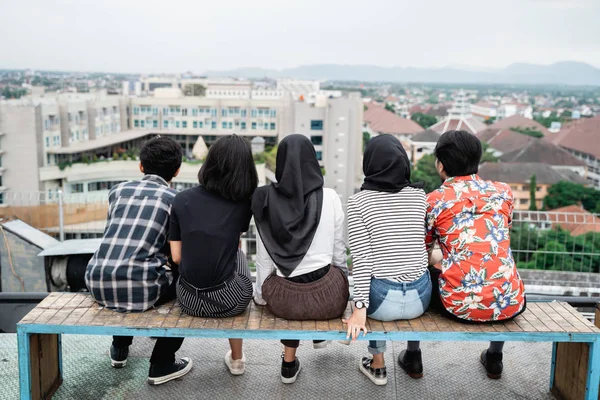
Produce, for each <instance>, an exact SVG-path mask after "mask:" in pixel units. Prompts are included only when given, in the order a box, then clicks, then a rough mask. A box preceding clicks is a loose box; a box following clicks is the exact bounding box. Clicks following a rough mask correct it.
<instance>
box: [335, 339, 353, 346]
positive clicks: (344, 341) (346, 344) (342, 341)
mask: <svg viewBox="0 0 600 400" xmlns="http://www.w3.org/2000/svg"><path fill="white" fill-rule="evenodd" d="M338 343H339V344H343V345H344V346H350V343H352V340H350V339H348V340H338Z"/></svg>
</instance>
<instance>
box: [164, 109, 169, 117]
mask: <svg viewBox="0 0 600 400" xmlns="http://www.w3.org/2000/svg"><path fill="white" fill-rule="evenodd" d="M163 115H165V116H166V115H169V109H168V108H167V107H165V108H163Z"/></svg>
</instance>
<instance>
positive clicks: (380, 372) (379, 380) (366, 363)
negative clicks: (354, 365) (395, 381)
mask: <svg viewBox="0 0 600 400" xmlns="http://www.w3.org/2000/svg"><path fill="white" fill-rule="evenodd" d="M371 362H373V359H371V358H369V357H363V359H362V361H361V362H360V365H359V368H360V370H361V372H362V373H363V374H365V375H366V376H367V378H369V379H370V380H371V382H373V383H374V384H376V385H378V386H382V385H387V368H386V367H383V368H372V367H371Z"/></svg>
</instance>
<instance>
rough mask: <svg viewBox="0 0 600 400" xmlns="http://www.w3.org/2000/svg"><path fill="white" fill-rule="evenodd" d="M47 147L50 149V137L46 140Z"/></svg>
mask: <svg viewBox="0 0 600 400" xmlns="http://www.w3.org/2000/svg"><path fill="white" fill-rule="evenodd" d="M46 147H50V138H49V137H47V138H46Z"/></svg>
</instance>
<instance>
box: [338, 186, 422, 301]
mask: <svg viewBox="0 0 600 400" xmlns="http://www.w3.org/2000/svg"><path fill="white" fill-rule="evenodd" d="M426 210H427V202H426V197H425V192H424V191H423V190H422V189H415V188H411V187H406V188H404V189H402V190H401V191H400V192H397V193H389V192H377V191H373V190H363V191H361V192H359V193H357V194H355V195H353V196H352V197H350V199H348V241H349V243H350V251H351V253H352V276H353V277H354V301H359V300H360V301H362V302H363V303H364V304H365V306H366V307H368V306H369V294H370V289H371V278H372V277H374V278H377V279H388V280H392V281H395V282H413V281H415V280H416V279H418V278H420V277H421V276H422V275H423V273H425V270H426V269H427V251H426V249H425V212H426Z"/></svg>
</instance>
